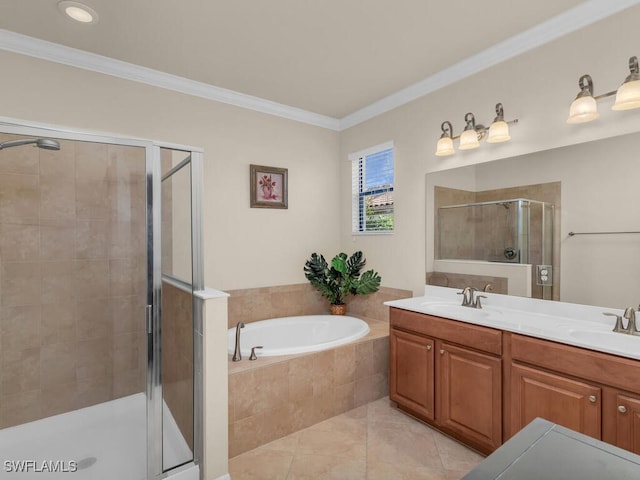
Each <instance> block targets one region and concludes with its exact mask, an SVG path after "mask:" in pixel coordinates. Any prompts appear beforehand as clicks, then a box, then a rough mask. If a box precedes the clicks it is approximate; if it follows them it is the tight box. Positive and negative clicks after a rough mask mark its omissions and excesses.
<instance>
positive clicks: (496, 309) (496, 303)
mask: <svg viewBox="0 0 640 480" xmlns="http://www.w3.org/2000/svg"><path fill="white" fill-rule="evenodd" d="M459 291H460V290H459V289H456V288H447V287H436V286H432V285H428V286H426V287H425V295H424V296H422V297H413V298H406V299H402V300H393V301H389V302H385V305H388V306H390V307H396V308H402V309H404V310H410V311H413V312H418V313H426V314H429V315H435V316H438V317H444V318H450V319H453V320H459V321H461V322H467V323H472V324H475V325H482V326H485V327H491V328H497V329H500V330H506V331H509V332H513V333H519V334H522V335H528V336H531V337H536V338H542V339H545V340H552V341H554V342H560V343H565V344H568V345H574V346H576V347H582V348H588V349H590V350H596V351H599V352H605V353H611V354H614V355H619V356H622V357H628V358H634V359H637V360H640V336H634V335H628V334H625V333H614V332H612V329H613V326H614V325H615V317H608V316H604V315H603V312H611V313H615V314H617V315H622V313H623V311H622V310H620V309H611V308H606V307H594V306H590V305H578V304H574V303H566V302H556V301H549V300H539V299H535V298H524V297H515V296H510V295H499V294H495V293H485V292H477V293H476V295H478V294H480V295H486V296H487V298H483V299H482V309H475V308H470V307H462V306H460V304H461V303H462V297H461V295H458V294H457V293H458V292H459ZM623 320H624V319H623ZM624 322H625V326H626V320H624ZM639 322H640V319H639ZM639 326H640V325H639Z"/></svg>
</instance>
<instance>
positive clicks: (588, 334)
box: [569, 330, 640, 352]
mask: <svg viewBox="0 0 640 480" xmlns="http://www.w3.org/2000/svg"><path fill="white" fill-rule="evenodd" d="M569 336H571V337H572V338H574V339H575V340H578V341H580V342H585V343H592V344H594V345H597V346H600V347H606V348H613V349H617V350H627V351H633V352H638V351H640V336H635V335H628V334H626V333H616V332H609V331H604V332H603V331H594V330H571V331H570V332H569Z"/></svg>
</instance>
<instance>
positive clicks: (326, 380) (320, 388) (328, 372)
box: [311, 350, 336, 397]
mask: <svg viewBox="0 0 640 480" xmlns="http://www.w3.org/2000/svg"><path fill="white" fill-rule="evenodd" d="M311 372H312V373H311V375H312V378H313V395H314V397H315V396H318V395H321V394H324V393H326V392H329V391H332V389H333V387H334V385H335V375H336V364H335V353H334V351H333V350H325V351H323V352H318V353H315V354H314V355H313V367H312V370H311Z"/></svg>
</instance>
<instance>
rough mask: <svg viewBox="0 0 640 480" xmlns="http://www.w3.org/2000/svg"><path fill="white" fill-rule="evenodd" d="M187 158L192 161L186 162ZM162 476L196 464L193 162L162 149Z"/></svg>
mask: <svg viewBox="0 0 640 480" xmlns="http://www.w3.org/2000/svg"><path fill="white" fill-rule="evenodd" d="M185 155H187V156H186V158H185ZM160 157H161V172H162V183H161V203H162V215H161V218H162V219H161V231H162V261H161V266H162V320H161V328H162V338H161V345H162V349H161V362H162V376H161V383H162V403H163V405H162V470H163V472H167V471H169V470H171V469H173V468H176V467H178V466H180V465H183V464H185V463H188V462H191V461H192V460H193V459H194V328H193V318H194V315H193V272H192V262H193V258H192V237H191V220H192V215H191V212H192V206H191V174H192V172H191V157H190V155H188V152H184V151H178V150H171V149H166V148H163V149H160Z"/></svg>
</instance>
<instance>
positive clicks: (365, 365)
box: [355, 340, 374, 380]
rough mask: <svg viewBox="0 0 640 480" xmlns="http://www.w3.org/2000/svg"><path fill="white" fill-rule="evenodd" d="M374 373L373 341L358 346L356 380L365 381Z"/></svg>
mask: <svg viewBox="0 0 640 480" xmlns="http://www.w3.org/2000/svg"><path fill="white" fill-rule="evenodd" d="M373 373H374V364H373V341H371V340H369V341H366V342H360V343H357V344H356V372H355V375H356V377H355V378H356V379H358V380H359V379H363V378H365V377H368V376H370V375H373Z"/></svg>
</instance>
